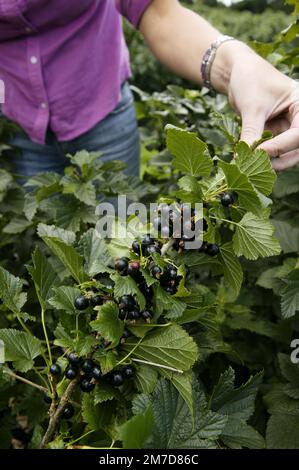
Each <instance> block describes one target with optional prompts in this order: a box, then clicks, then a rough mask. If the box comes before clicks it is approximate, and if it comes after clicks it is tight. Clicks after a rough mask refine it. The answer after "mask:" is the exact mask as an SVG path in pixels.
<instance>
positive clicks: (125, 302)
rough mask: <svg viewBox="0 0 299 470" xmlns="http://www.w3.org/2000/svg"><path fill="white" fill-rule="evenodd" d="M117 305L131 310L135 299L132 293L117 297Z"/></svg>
mask: <svg viewBox="0 0 299 470" xmlns="http://www.w3.org/2000/svg"><path fill="white" fill-rule="evenodd" d="M119 307H120V309H125V310H127V311H128V310H133V308H134V307H135V300H134V297H133V296H132V295H123V296H122V297H121V298H120V299H119Z"/></svg>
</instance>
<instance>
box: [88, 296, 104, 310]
mask: <svg viewBox="0 0 299 470" xmlns="http://www.w3.org/2000/svg"><path fill="white" fill-rule="evenodd" d="M90 303H91V305H92V306H93V307H97V306H98V305H103V297H101V296H100V295H94V296H93V297H91V299H90Z"/></svg>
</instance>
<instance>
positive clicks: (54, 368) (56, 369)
mask: <svg viewBox="0 0 299 470" xmlns="http://www.w3.org/2000/svg"><path fill="white" fill-rule="evenodd" d="M50 373H51V375H53V376H55V377H56V376H58V375H60V374H61V367H60V365H59V364H52V365H51V366H50Z"/></svg>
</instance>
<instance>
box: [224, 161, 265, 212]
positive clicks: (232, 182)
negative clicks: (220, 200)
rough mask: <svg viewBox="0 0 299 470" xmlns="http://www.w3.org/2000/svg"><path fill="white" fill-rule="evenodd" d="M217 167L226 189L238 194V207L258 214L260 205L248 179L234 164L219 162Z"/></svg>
mask: <svg viewBox="0 0 299 470" xmlns="http://www.w3.org/2000/svg"><path fill="white" fill-rule="evenodd" d="M218 166H219V167H220V168H221V169H222V170H223V173H224V175H225V178H226V181H227V185H228V189H229V190H230V191H234V192H236V193H237V194H238V205H239V206H240V207H242V208H244V209H246V210H247V211H250V212H252V213H254V214H259V213H260V210H261V203H260V200H259V197H258V195H257V192H256V190H255V189H254V186H253V185H252V183H251V182H250V181H249V179H248V177H247V176H246V175H245V174H243V173H242V172H241V171H240V169H239V168H238V167H237V165H235V164H231V163H226V162H223V161H221V160H219V161H218Z"/></svg>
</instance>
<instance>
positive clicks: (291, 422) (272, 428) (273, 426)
mask: <svg viewBox="0 0 299 470" xmlns="http://www.w3.org/2000/svg"><path fill="white" fill-rule="evenodd" d="M266 443H267V449H299V412H298V410H297V411H293V412H284V413H275V414H274V415H272V416H271V417H270V419H269V421H268V425H267V433H266Z"/></svg>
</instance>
